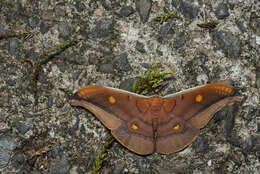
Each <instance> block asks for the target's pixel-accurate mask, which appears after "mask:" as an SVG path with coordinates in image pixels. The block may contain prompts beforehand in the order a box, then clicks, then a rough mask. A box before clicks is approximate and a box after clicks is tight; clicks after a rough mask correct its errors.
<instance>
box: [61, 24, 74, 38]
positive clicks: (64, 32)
mask: <svg viewBox="0 0 260 174" xmlns="http://www.w3.org/2000/svg"><path fill="white" fill-rule="evenodd" d="M58 30H59V32H60V37H62V38H66V37H68V36H69V35H70V33H71V27H70V26H69V24H68V23H67V22H61V23H60V24H59V26H58Z"/></svg>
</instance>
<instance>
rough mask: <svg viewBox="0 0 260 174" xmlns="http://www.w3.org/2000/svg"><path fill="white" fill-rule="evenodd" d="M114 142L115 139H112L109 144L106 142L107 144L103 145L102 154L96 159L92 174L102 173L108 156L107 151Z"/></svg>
mask: <svg viewBox="0 0 260 174" xmlns="http://www.w3.org/2000/svg"><path fill="white" fill-rule="evenodd" d="M113 141H114V138H113V137H110V139H109V140H108V141H107V142H105V144H104V145H103V147H102V149H101V150H100V152H99V153H98V156H97V158H96V161H95V165H94V167H93V171H92V174H99V173H100V170H101V168H102V164H103V161H104V159H105V157H106V155H107V149H108V148H109V146H110V144H112V142H113Z"/></svg>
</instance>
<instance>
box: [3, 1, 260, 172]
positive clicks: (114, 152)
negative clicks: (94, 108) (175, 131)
mask: <svg viewBox="0 0 260 174" xmlns="http://www.w3.org/2000/svg"><path fill="white" fill-rule="evenodd" d="M165 13H176V14H178V15H180V16H181V17H182V18H183V19H184V20H183V21H181V20H178V19H170V20H167V22H165V23H163V24H159V23H158V22H156V21H154V20H153V19H154V18H155V17H156V16H158V15H160V14H165ZM208 21H217V22H218V23H219V24H218V25H217V27H216V28H215V29H214V30H212V31H209V30H207V29H201V28H198V27H197V24H198V23H203V22H208ZM26 30H29V31H32V32H36V33H37V34H35V35H34V36H33V37H32V38H30V39H27V40H24V39H19V38H9V39H2V40H0V173H2V174H11V173H19V174H24V173H26V174H27V173H31V174H37V173H61V174H63V173H64V174H65V173H71V174H72V173H73V174H74V173H78V174H82V173H91V171H92V166H93V164H94V159H95V158H96V156H97V153H98V151H99V150H100V149H101V147H102V146H103V144H104V142H105V140H106V138H107V137H108V136H109V134H110V132H109V131H108V129H106V128H105V127H104V126H103V125H102V124H101V122H99V121H98V120H97V119H96V118H95V117H94V116H93V115H92V114H91V113H89V112H88V111H86V110H84V109H81V108H75V107H71V106H70V105H69V103H68V94H71V93H73V92H75V91H76V90H77V89H79V88H80V87H83V86H85V85H89V84H99V85H105V86H111V87H119V86H120V84H123V83H124V85H122V86H128V87H129V86H131V83H132V82H133V80H131V78H133V77H136V76H139V75H142V74H144V73H145V71H146V70H147V67H149V65H151V64H153V63H155V62H161V63H162V66H163V67H165V68H166V70H170V69H175V70H176V73H175V74H174V76H173V77H174V79H173V80H171V81H170V82H169V86H168V87H169V89H166V90H165V91H164V93H167V91H180V90H183V89H187V88H190V87H194V86H197V85H201V84H205V83H211V82H215V81H221V80H226V79H230V80H232V81H233V84H234V86H235V88H236V89H237V90H238V92H239V93H240V95H243V96H245V100H244V101H243V103H241V104H235V105H232V106H228V107H226V108H225V109H223V110H221V111H220V112H219V113H218V114H217V115H216V117H215V118H214V119H213V120H212V121H210V123H209V125H208V126H207V127H206V128H204V129H202V130H201V133H200V136H199V138H198V139H197V140H196V141H195V142H194V143H193V144H192V145H190V146H188V147H187V148H186V149H185V150H183V151H181V152H179V153H175V154H172V155H160V154H156V153H155V154H152V155H149V156H138V155H136V154H134V153H132V152H130V151H128V150H127V149H126V148H124V147H123V146H121V145H120V144H119V143H118V142H116V141H115V142H114V143H113V144H112V146H111V147H110V148H109V150H108V155H107V157H106V158H105V160H104V164H103V168H102V170H101V172H102V173H115V174H116V173H118V174H121V173H131V174H132V173H136V174H137V173H141V174H144V173H149V174H150V173H163V174H181V173H182V174H183V173H185V174H186V173H189V174H207V173H213V174H226V173H235V174H244V173H248V174H249V173H250V174H258V173H260V172H259V171H260V163H259V159H260V153H259V152H260V120H259V117H260V115H259V114H260V109H259V97H260V96H259V88H260V71H259V70H260V63H259V61H260V1H259V0H224V1H223V0H205V1H204V0H186V1H184V0H161V1H160V0H153V1H151V0H145V1H141V0H137V1H136V2H135V1H130V0H113V1H112V0H111V1H109V0H85V1H81V0H70V1H62V0H60V1H54V0H30V1H29V0H1V3H0V34H1V35H2V34H9V33H22V32H24V31H26ZM72 39H81V41H80V42H79V43H78V44H77V45H76V46H74V47H71V48H69V49H67V50H65V51H64V52H62V53H61V54H59V55H58V56H56V57H55V58H53V59H52V60H51V61H49V62H48V63H47V64H45V65H43V66H42V69H41V71H40V75H39V80H38V90H39V93H38V94H39V104H38V106H37V107H34V105H33V101H34V99H33V90H32V81H31V80H32V72H33V69H32V67H31V65H30V64H28V63H26V62H24V59H32V60H33V61H37V58H38V56H39V55H41V54H42V53H43V52H45V51H46V50H49V49H51V48H53V47H55V46H57V45H59V44H61V43H63V42H65V41H68V40H72ZM129 83H130V84H129ZM48 144H52V146H51V148H50V151H48V153H47V154H45V156H44V157H42V158H39V161H41V162H42V163H40V162H39V161H38V163H39V164H42V165H40V166H39V167H37V166H35V165H34V162H35V161H34V160H35V159H31V156H32V153H33V152H34V151H37V150H39V149H41V148H42V147H45V146H46V145H48ZM44 163H45V165H46V166H45V167H46V169H44V167H42V168H41V166H44ZM39 168H40V169H39Z"/></svg>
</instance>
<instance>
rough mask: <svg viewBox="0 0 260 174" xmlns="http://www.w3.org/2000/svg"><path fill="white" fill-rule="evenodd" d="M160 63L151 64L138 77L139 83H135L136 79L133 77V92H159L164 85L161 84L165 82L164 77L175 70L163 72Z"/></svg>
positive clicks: (143, 93)
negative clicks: (142, 74)
mask: <svg viewBox="0 0 260 174" xmlns="http://www.w3.org/2000/svg"><path fill="white" fill-rule="evenodd" d="M160 65H161V64H160V63H159V62H158V63H155V64H153V65H152V66H151V67H150V68H149V69H148V71H147V72H146V73H145V76H144V77H139V78H140V82H139V85H137V79H136V78H135V79H134V83H133V91H134V92H135V93H137V94H142V95H145V94H149V93H152V92H153V93H155V94H158V93H159V91H160V89H161V88H163V87H164V86H165V85H166V84H163V83H164V82H165V79H166V78H167V77H168V76H169V75H172V74H173V73H175V70H170V71H168V72H165V69H164V68H161V67H160Z"/></svg>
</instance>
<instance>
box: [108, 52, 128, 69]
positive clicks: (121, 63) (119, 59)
mask: <svg viewBox="0 0 260 174" xmlns="http://www.w3.org/2000/svg"><path fill="white" fill-rule="evenodd" d="M127 56H128V54H127V53H126V52H124V53H122V54H120V55H118V56H116V57H115V58H114V60H113V61H112V64H113V68H114V69H116V70H117V71H124V72H127V71H130V70H132V68H131V66H130V64H129V62H128V59H127Z"/></svg>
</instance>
